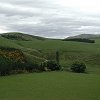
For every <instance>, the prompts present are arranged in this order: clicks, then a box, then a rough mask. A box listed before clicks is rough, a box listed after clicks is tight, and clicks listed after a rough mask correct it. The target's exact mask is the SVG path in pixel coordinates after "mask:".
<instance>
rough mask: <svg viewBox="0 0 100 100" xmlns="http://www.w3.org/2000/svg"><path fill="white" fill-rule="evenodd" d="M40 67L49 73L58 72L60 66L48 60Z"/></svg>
mask: <svg viewBox="0 0 100 100" xmlns="http://www.w3.org/2000/svg"><path fill="white" fill-rule="evenodd" d="M42 66H44V67H47V69H50V70H51V71H55V70H60V66H58V64H57V63H56V62H55V61H52V60H48V61H46V62H44V63H43V64H42Z"/></svg>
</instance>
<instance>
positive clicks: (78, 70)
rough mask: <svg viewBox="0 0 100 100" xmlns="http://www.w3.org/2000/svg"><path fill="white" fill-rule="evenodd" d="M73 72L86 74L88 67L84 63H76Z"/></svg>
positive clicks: (72, 67) (72, 68)
mask: <svg viewBox="0 0 100 100" xmlns="http://www.w3.org/2000/svg"><path fill="white" fill-rule="evenodd" d="M70 69H71V71H72V72H76V73H84V72H85V70H86V65H85V64H84V63H80V62H74V63H73V64H72V65H71V68H70Z"/></svg>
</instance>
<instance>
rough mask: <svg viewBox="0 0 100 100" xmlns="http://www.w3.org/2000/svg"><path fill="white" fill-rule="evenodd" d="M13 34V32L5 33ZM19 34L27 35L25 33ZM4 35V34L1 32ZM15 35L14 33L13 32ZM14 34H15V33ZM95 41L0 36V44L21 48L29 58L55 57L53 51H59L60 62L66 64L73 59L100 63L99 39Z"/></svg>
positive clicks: (87, 62) (92, 63) (88, 62)
mask: <svg viewBox="0 0 100 100" xmlns="http://www.w3.org/2000/svg"><path fill="white" fill-rule="evenodd" d="M6 34H9V35H11V34H13V33H6ZM16 34H18V35H19V34H21V35H22V36H23V37H28V36H29V35H28V36H27V34H22V33H16ZM3 35H5V34H3ZM13 35H15V33H14V34H13ZM15 36H16V35H15ZM95 41H96V43H94V44H90V43H80V42H71V41H61V40H56V39H54V40H53V39H45V40H44V41H43V40H42V39H38V38H33V37H32V38H31V41H24V40H16V39H13V40H12V39H8V38H5V37H4V36H3V37H2V35H1V36H0V46H4V47H13V48H17V49H21V50H22V51H23V53H24V54H25V55H26V56H27V57H29V58H30V59H31V60H36V61H43V60H44V59H55V52H56V50H59V52H60V59H61V60H60V63H61V64H62V65H63V66H67V65H68V64H70V63H71V62H73V61H76V60H79V61H83V62H85V63H86V64H88V65H92V66H93V65H96V66H99V65H100V39H99V38H98V39H95Z"/></svg>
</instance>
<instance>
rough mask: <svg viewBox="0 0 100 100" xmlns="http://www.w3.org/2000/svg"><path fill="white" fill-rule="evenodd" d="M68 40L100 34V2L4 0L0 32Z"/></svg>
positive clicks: (96, 0) (0, 15)
mask: <svg viewBox="0 0 100 100" xmlns="http://www.w3.org/2000/svg"><path fill="white" fill-rule="evenodd" d="M5 32H24V33H27V34H31V35H37V36H43V37H49V38H66V37H68V36H74V35H78V34H100V0H0V33H5Z"/></svg>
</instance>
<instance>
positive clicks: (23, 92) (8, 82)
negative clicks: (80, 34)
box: [0, 33, 100, 100]
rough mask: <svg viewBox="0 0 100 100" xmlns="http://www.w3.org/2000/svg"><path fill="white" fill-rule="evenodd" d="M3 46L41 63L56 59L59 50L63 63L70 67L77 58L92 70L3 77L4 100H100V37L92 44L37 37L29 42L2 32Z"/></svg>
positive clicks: (1, 94)
mask: <svg viewBox="0 0 100 100" xmlns="http://www.w3.org/2000/svg"><path fill="white" fill-rule="evenodd" d="M9 34H10V33H9ZM12 34H13V33H12ZM18 34H19V33H18ZM22 35H23V37H24V34H22ZM25 37H27V35H26V34H25ZM0 47H3V48H15V50H19V53H22V54H23V55H24V57H25V58H26V59H25V60H28V61H29V62H34V61H35V62H37V63H40V62H43V61H44V60H46V59H55V53H56V51H57V50H58V51H59V52H60V64H61V66H63V67H65V68H66V67H69V65H70V64H71V63H72V62H73V61H80V62H85V63H86V65H87V72H88V73H87V74H80V73H71V72H68V71H62V72H61V71H59V72H44V73H33V74H22V75H21V74H20V75H11V76H6V77H0V100H100V95H99V93H100V89H99V88H100V85H99V84H100V38H96V39H95V43H92V44H91V43H83V42H75V41H62V40H56V39H45V40H41V39H37V38H31V40H28V41H26V40H23V39H11V38H6V37H4V36H3V37H2V35H1V36H0ZM2 52H3V51H2V50H1V54H2ZM3 53H4V52H3ZM8 54H9V53H8ZM8 54H7V52H6V54H5V55H6V56H8ZM14 55H15V53H14ZM8 57H9V56H8ZM11 57H12V56H11ZM15 58H16V57H15ZM0 61H1V59H0Z"/></svg>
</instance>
